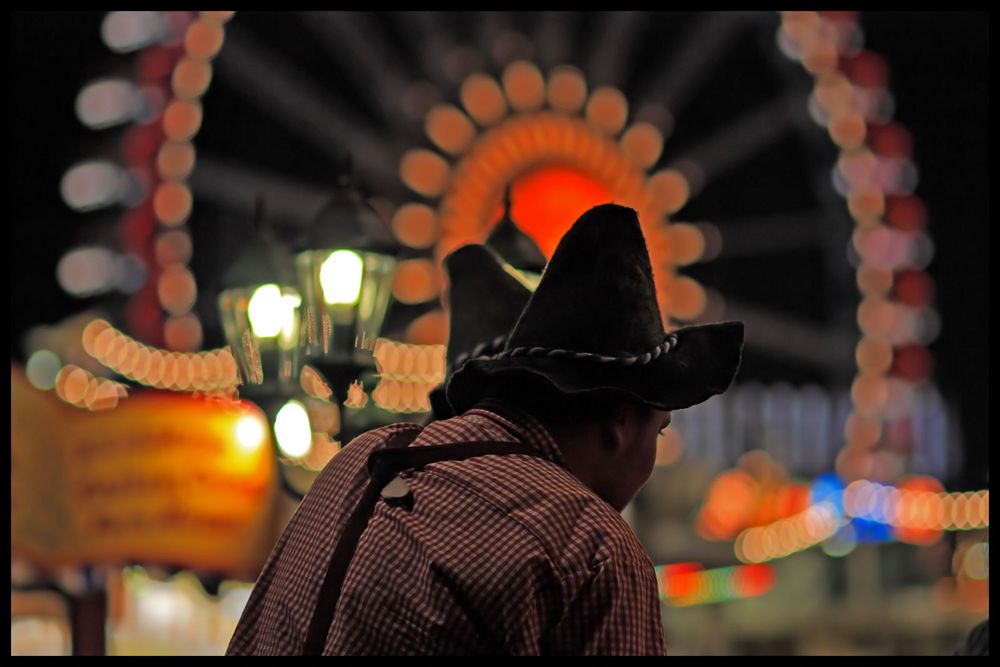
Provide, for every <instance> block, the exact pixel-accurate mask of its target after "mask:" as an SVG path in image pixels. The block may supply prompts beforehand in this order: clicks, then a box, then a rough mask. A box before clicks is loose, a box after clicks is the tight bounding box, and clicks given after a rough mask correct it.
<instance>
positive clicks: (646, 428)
mask: <svg viewBox="0 0 1000 667" xmlns="http://www.w3.org/2000/svg"><path fill="white" fill-rule="evenodd" d="M669 425H670V413H669V412H665V411H663V410H657V409H655V408H644V407H630V408H628V410H627V413H626V416H625V419H624V421H623V423H622V432H623V435H624V447H623V448H622V451H621V455H620V459H621V460H620V462H619V465H618V466H616V472H617V473H618V474H617V475H616V478H617V479H615V480H614V481H612V482H611V484H610V486H612V490H611V493H610V494H609V495H611V498H610V499H609V500H610V502H611V504H612V506H614V508H615V509H617V510H618V511H619V512H620V511H622V510H623V509H625V506H626V505H628V503H629V501H631V500H632V498H634V497H635V494H637V493H638V492H639V489H641V488H642V485H643V484H645V483H646V481H647V480H649V476H650V475H651V474H652V473H653V466H654V465H655V463H656V441H657V438H658V437H659V435H660V432H661V431H663V430H664V429H665V428H667V427H668V426H669Z"/></svg>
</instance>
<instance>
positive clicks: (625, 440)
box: [486, 382, 670, 512]
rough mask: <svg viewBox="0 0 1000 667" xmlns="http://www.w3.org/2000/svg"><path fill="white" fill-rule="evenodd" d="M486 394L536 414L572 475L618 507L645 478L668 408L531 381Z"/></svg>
mask: <svg viewBox="0 0 1000 667" xmlns="http://www.w3.org/2000/svg"><path fill="white" fill-rule="evenodd" d="M486 393H487V396H488V397H490V398H495V399H499V400H501V401H502V402H504V403H507V404H511V405H514V406H516V407H517V408H519V409H520V410H522V411H524V412H527V413H528V414H530V415H532V416H534V417H535V418H537V419H538V420H539V421H540V422H541V423H542V424H543V425H544V426H545V428H546V430H547V431H548V432H549V434H550V435H552V437H553V438H554V439H555V441H556V443H557V444H558V445H559V449H560V451H561V452H562V454H563V458H564V459H565V460H566V465H567V467H568V468H569V470H570V472H572V473H573V474H574V475H575V476H576V477H577V479H579V480H580V481H581V482H583V483H584V484H585V485H586V486H587V487H588V488H590V489H591V490H592V491H593V492H594V493H596V494H597V495H598V496H600V497H601V498H603V499H604V500H605V501H606V502H607V503H608V504H610V505H611V506H612V507H614V508H615V509H616V510H617V511H619V512H620V511H622V510H623V509H624V508H625V506H626V505H627V504H628V503H629V501H630V500H632V498H633V497H634V496H635V494H636V493H638V491H639V489H640V488H642V485H643V484H645V483H646V481H647V480H648V479H649V476H650V474H652V472H653V465H654V463H655V461H656V440H657V437H658V436H659V435H660V433H661V432H662V431H663V429H665V428H667V427H668V426H669V425H670V413H669V412H666V411H664V410H660V409H657V408H653V407H650V406H648V405H645V404H643V403H640V402H638V401H636V400H634V399H631V398H630V397H628V396H626V395H624V394H618V393H609V392H592V393H587V394H580V395H576V396H566V395H560V394H557V393H555V392H552V391H550V390H548V389H546V388H545V387H544V386H543V385H540V384H537V383H533V382H516V383H513V384H504V385H495V386H492V387H490V389H489V390H487V392H486Z"/></svg>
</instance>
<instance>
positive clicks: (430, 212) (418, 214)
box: [392, 203, 438, 248]
mask: <svg viewBox="0 0 1000 667" xmlns="http://www.w3.org/2000/svg"><path fill="white" fill-rule="evenodd" d="M392 231H393V234H395V235H396V238H397V239H399V241H400V243H403V244H405V245H407V246H409V247H411V248H427V247H429V246H431V245H433V244H434V241H435V240H436V239H437V233H438V221H437V214H436V213H435V212H434V209H432V208H430V207H429V206H426V205H424V204H412V203H411V204H404V205H403V206H400V207H399V209H398V210H397V211H396V213H395V215H393V217H392Z"/></svg>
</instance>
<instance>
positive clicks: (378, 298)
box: [295, 173, 396, 403]
mask: <svg viewBox="0 0 1000 667" xmlns="http://www.w3.org/2000/svg"><path fill="white" fill-rule="evenodd" d="M395 250H396V245H395V243H394V241H393V240H392V235H391V233H390V232H389V230H388V228H387V227H386V225H385V223H384V222H383V221H382V219H381V218H380V217H379V215H378V214H377V213H376V212H375V210H374V209H373V208H371V206H369V205H368V204H367V203H366V202H365V201H364V200H363V199H362V198H361V195H360V193H359V192H358V191H357V190H356V189H355V188H354V187H352V185H351V181H350V176H349V175H348V174H346V173H344V174H341V175H340V177H339V178H338V182H337V189H336V191H335V193H334V195H333V197H332V198H331V200H330V201H329V203H327V205H326V206H325V207H324V208H323V209H322V210H321V211H320V212H319V214H318V215H317V216H316V218H315V220H314V221H313V224H312V225H311V227H310V229H309V231H308V233H307V236H306V239H305V247H304V248H303V249H301V250H300V251H299V252H298V254H297V255H296V257H295V266H296V270H297V272H298V282H299V286H300V288H301V290H302V297H303V298H302V310H301V314H300V320H301V331H300V352H301V353H302V354H303V356H304V360H305V361H306V362H308V363H309V364H310V365H312V366H314V367H315V368H317V369H319V370H320V371H321V372H322V373H323V375H324V376H326V378H327V380H328V381H329V383H330V385H331V387H332V388H333V390H334V392H335V394H336V396H337V398H338V400H339V401H340V402H341V403H343V402H344V400H346V396H347V389H348V386H349V385H350V383H351V382H352V381H353V380H355V379H357V377H358V376H359V375H360V373H361V372H362V371H364V370H365V369H369V368H372V367H374V358H373V356H372V350H373V348H374V345H375V340H376V338H377V337H378V335H379V332H380V330H381V328H382V322H383V320H384V319H385V314H386V310H387V309H388V306H389V298H390V296H391V293H392V276H393V273H394V272H395V270H396V258H395Z"/></svg>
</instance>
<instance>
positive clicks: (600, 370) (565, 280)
mask: <svg viewBox="0 0 1000 667" xmlns="http://www.w3.org/2000/svg"><path fill="white" fill-rule="evenodd" d="M742 348H743V323H742V322H723V323H718V324H706V325H700V326H689V327H684V328H681V329H678V330H676V331H672V332H670V333H667V332H666V331H665V330H664V327H663V320H662V318H661V315H660V309H659V306H658V304H657V300H656V288H655V286H654V283H653V271H652V267H651V266H650V262H649V252H648V251H647V249H646V241H645V238H643V235H642V230H641V228H640V227H639V218H638V216H637V215H636V212H635V211H634V210H632V209H630V208H626V207H624V206H617V205H615V204H605V205H602V206H597V207H595V208H592V209H591V210H589V211H587V212H586V213H584V214H583V215H582V216H581V217H580V219H579V220H577V221H576V223H575V224H574V225H573V227H572V228H571V229H570V230H569V231H568V232H567V233H566V235H565V236H564V237H563V238H562V240H561V241H560V242H559V246H558V247H557V248H556V251H555V253H554V254H553V255H552V258H551V260H550V261H549V264H548V266H547V267H546V269H545V272H544V273H543V274H542V279H541V282H540V283H539V285H538V288H537V289H536V290H535V292H534V294H533V295H532V296H531V299H530V301H529V302H528V305H527V306H526V307H525V309H524V312H523V313H522V314H521V317H520V319H519V320H518V321H517V324H516V326H515V327H514V329H513V331H512V332H511V334H510V337H509V338H508V340H507V342H506V344H505V346H504V348H503V349H502V350H501V351H499V352H497V353H483V354H480V355H475V356H473V357H471V358H470V359H468V360H467V361H465V363H464V364H462V366H461V367H460V368H457V369H456V370H455V371H454V373H453V374H452V376H451V379H450V380H449V381H448V384H447V389H446V395H447V398H448V402H449V403H450V404H451V407H452V408H453V409H454V411H455V413H456V414H461V413H462V412H464V411H465V410H467V409H468V408H470V407H472V406H473V405H474V404H475V403H476V402H477V401H478V400H479V399H481V398H483V396H484V391H485V390H486V388H487V387H488V386H489V384H490V383H492V382H511V383H514V382H517V381H518V377H522V378H526V379H527V380H529V381H530V380H543V381H544V382H545V383H547V385H548V386H550V388H551V389H553V390H555V391H556V392H559V393H561V394H569V395H572V394H582V393H589V392H614V393H618V394H624V395H627V396H628V397H631V398H633V399H634V400H636V401H638V402H640V403H644V404H646V405H649V406H652V407H655V408H659V409H661V410H667V411H669V410H680V409H683V408H687V407H690V406H692V405H696V404H698V403H701V402H703V401H705V400H707V399H709V398H710V397H712V396H714V395H715V394H720V393H722V392H724V391H725V390H726V389H727V388H728V387H729V385H730V384H731V383H732V381H733V378H734V377H735V375H736V371H737V369H738V368H739V365H740V355H741V352H742Z"/></svg>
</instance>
